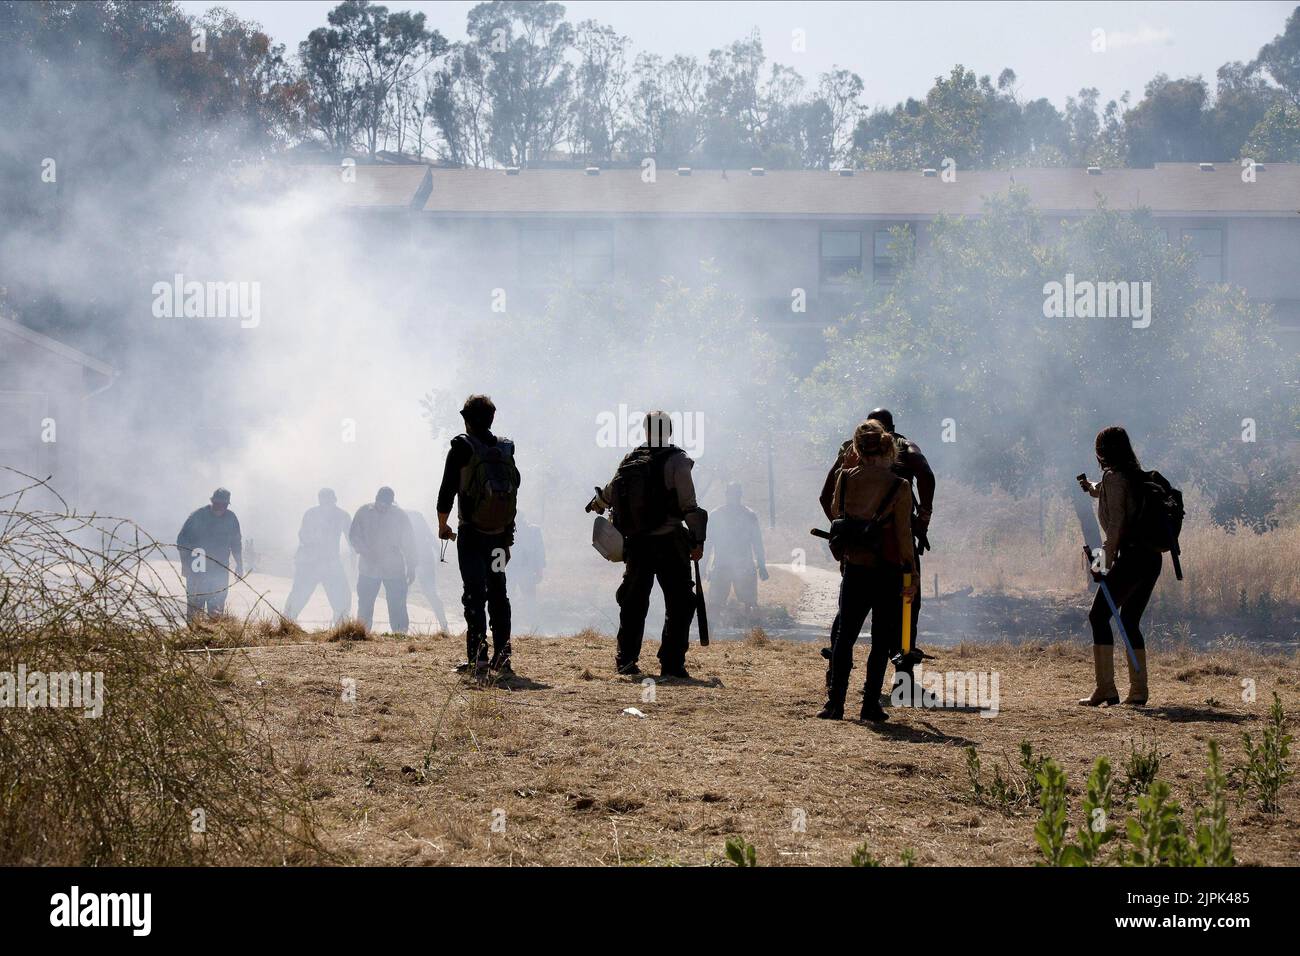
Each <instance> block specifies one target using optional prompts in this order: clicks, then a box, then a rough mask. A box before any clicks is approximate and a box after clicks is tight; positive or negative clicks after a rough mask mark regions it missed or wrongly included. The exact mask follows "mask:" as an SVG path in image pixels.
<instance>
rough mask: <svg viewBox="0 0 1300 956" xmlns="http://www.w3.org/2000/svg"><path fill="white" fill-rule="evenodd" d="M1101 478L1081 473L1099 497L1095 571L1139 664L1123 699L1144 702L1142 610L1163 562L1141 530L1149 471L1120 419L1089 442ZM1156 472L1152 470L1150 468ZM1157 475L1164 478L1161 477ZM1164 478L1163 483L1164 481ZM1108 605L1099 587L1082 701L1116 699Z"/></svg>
mask: <svg viewBox="0 0 1300 956" xmlns="http://www.w3.org/2000/svg"><path fill="white" fill-rule="evenodd" d="M1093 446H1094V449H1095V450H1096V453H1097V464H1099V465H1100V466H1101V481H1089V480H1088V479H1087V478H1086V477H1081V478H1080V479H1079V485H1080V486H1081V487H1082V488H1083V490H1084V491H1086V492H1088V494H1090V495H1092V496H1093V497H1094V498H1096V499H1097V520H1098V522H1099V523H1100V524H1101V531H1102V535H1103V537H1104V541H1103V543H1102V551H1103V555H1102V559H1101V567H1100V569H1099V570H1098V571H1097V572H1095V573H1096V574H1097V575H1098V576H1099V579H1100V580H1102V581H1104V582H1105V585H1106V587H1107V588H1109V590H1110V596H1111V600H1113V601H1114V602H1115V605H1116V607H1118V608H1119V619H1120V621H1121V623H1123V625H1124V632H1125V633H1126V634H1127V635H1128V639H1129V643H1131V644H1132V645H1133V654H1134V656H1135V657H1136V658H1137V663H1138V666H1137V668H1133V667H1130V668H1129V672H1128V679H1129V685H1128V696H1127V698H1126V699H1125V700H1124V703H1126V704H1131V705H1134V706H1137V705H1141V704H1145V703H1146V702H1147V698H1148V682H1147V651H1146V642H1145V641H1144V640H1143V638H1142V628H1141V624H1142V612H1143V611H1145V610H1146V606H1147V602H1148V601H1149V600H1151V592H1152V591H1154V590H1155V586H1156V581H1158V580H1159V579H1160V570H1161V566H1162V564H1163V561H1162V559H1161V554H1160V551H1159V550H1158V549H1157V548H1156V547H1153V546H1152V545H1151V544H1150V542H1149V541H1148V540H1146V538H1145V537H1144V535H1143V533H1142V532H1143V520H1142V519H1143V517H1144V508H1143V489H1144V488H1145V487H1146V484H1147V481H1148V476H1147V473H1146V472H1144V471H1143V470H1142V466H1141V465H1140V464H1139V463H1138V458H1137V455H1136V454H1135V453H1134V451H1133V444H1132V442H1131V441H1130V440H1129V437H1128V432H1126V431H1125V430H1124V429H1123V428H1120V427H1119V426H1118V425H1112V426H1110V427H1109V428H1103V429H1102V430H1101V431H1099V432H1098V433H1097V439H1096V441H1095V442H1094V443H1093ZM1152 474H1153V475H1156V473H1154V472H1153V473H1152ZM1160 481H1162V482H1163V481H1164V479H1163V478H1161V479H1160ZM1166 484H1167V483H1166ZM1111 616H1112V615H1111V610H1110V605H1109V604H1108V603H1107V602H1106V598H1105V595H1103V594H1102V592H1101V588H1098V589H1097V593H1096V594H1095V595H1094V596H1093V601H1092V610H1091V611H1090V612H1089V613H1088V623H1089V624H1090V625H1091V627H1092V666H1093V676H1094V678H1095V686H1094V687H1093V690H1092V693H1091V694H1089V695H1088V696H1087V697H1084V698H1083V699H1081V700H1080V701H1079V703H1080V704H1083V705H1084V706H1086V707H1097V706H1099V705H1101V704H1118V703H1119V690H1118V689H1117V688H1116V687H1115V653H1114V652H1115V637H1114V635H1113V634H1112V633H1111V629H1110V619H1111Z"/></svg>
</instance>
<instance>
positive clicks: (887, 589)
mask: <svg viewBox="0 0 1300 956" xmlns="http://www.w3.org/2000/svg"><path fill="white" fill-rule="evenodd" d="M853 453H854V455H853V458H854V461H855V462H856V463H855V464H854V465H852V466H851V467H848V468H844V469H841V471H840V473H839V475H838V476H837V477H836V480H835V488H834V490H833V492H832V498H831V513H832V515H833V516H834V517H833V519H832V522H831V550H832V552H833V553H835V556H836V557H837V558H839V560H840V569H841V578H840V600H839V613H838V614H837V615H836V620H837V622H838V626H839V633H838V634H837V635H836V637H835V642H834V645H833V651H832V654H831V676H830V685H829V687H828V689H827V698H826V703H825V705H824V706H823V707H822V709H821V712H820V713H818V714H817V716H818V717H820V718H822V719H823V720H840V719H842V718H843V716H844V698H845V696H846V695H847V693H848V686H849V672H850V671H851V670H852V669H853V645H854V644H855V643H856V642H857V639H858V634H859V633H860V632H861V631H862V626H863V624H864V623H865V622H866V620H867V616H868V615H870V616H871V653H870V654H869V655H868V657H867V679H866V683H865V684H864V685H863V688H862V711H861V713H860V715H859V716H860V718H861V719H862V720H870V721H877V722H878V721H883V720H885V719H886V714H885V711H884V710H883V709H882V708H881V706H880V691H881V686H882V684H883V682H884V679H885V667H886V666H887V665H888V663H889V660H890V657H891V656H893V655H894V654H896V653H897V652H898V651H899V650H900V649H901V646H902V637H903V601H904V599H905V598H912V597H914V596H915V592H916V585H915V584H908V585H904V583H903V575H904V574H910V573H912V571H913V568H914V562H915V560H916V555H915V551H914V548H913V542H912V500H911V494H910V493H909V487H910V483H909V482H908V481H906V480H905V479H903V478H900V477H899V476H898V475H896V474H894V473H893V471H892V468H893V464H894V459H895V457H896V455H897V446H896V444H895V442H894V436H893V435H890V434H889V433H888V432H887V431H885V429H884V426H882V425H881V424H880V422H878V421H876V420H874V419H872V420H870V421H865V422H863V423H862V424H861V425H859V426H858V427H857V430H856V431H855V432H854V433H853Z"/></svg>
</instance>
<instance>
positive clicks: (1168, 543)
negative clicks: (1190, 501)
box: [1137, 471, 1186, 581]
mask: <svg viewBox="0 0 1300 956" xmlns="http://www.w3.org/2000/svg"><path fill="white" fill-rule="evenodd" d="M1139 488H1140V492H1139V494H1140V495H1141V498H1142V505H1141V509H1140V510H1139V512H1138V529H1137V540H1138V541H1139V542H1141V543H1142V544H1143V545H1144V546H1145V547H1148V548H1151V549H1152V550H1154V551H1161V552H1164V551H1168V552H1169V556H1170V558H1172V559H1173V562H1174V574H1175V576H1176V577H1177V578H1178V580H1179V581H1181V580H1182V579H1183V566H1182V563H1181V562H1180V561H1179V560H1178V558H1179V555H1180V554H1182V551H1181V549H1180V548H1179V547H1178V535H1179V534H1181V533H1182V530H1183V516H1184V515H1185V514H1186V512H1185V511H1184V510H1183V493H1182V492H1181V491H1179V490H1178V489H1177V488H1175V487H1174V486H1173V485H1171V484H1170V483H1169V481H1168V480H1167V479H1166V478H1165V476H1164V475H1162V474H1160V472H1158V471H1147V472H1142V473H1141V484H1140V485H1139Z"/></svg>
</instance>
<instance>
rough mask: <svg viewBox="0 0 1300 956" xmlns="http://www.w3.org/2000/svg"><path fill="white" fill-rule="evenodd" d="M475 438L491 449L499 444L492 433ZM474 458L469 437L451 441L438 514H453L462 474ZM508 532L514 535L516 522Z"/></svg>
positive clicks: (440, 490)
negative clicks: (452, 508) (452, 510)
mask: <svg viewBox="0 0 1300 956" xmlns="http://www.w3.org/2000/svg"><path fill="white" fill-rule="evenodd" d="M475 437H476V438H477V439H478V440H479V441H481V442H482V443H483V444H485V445H487V446H488V447H489V448H490V447H492V446H493V445H495V444H496V443H497V437H496V436H495V435H493V434H492V433H491V432H485V433H484V434H482V435H476V436H475ZM473 457H474V446H473V445H471V444H470V443H469V439H468V438H467V437H465V436H464V435H457V436H456V437H455V438H453V439H452V440H451V447H450V448H448V449H447V461H446V463H445V464H444V465H443V466H442V484H440V485H439V486H438V514H440V515H447V514H451V506H452V503H453V502H454V501H455V498H456V495H458V494H459V493H460V480H461V472H462V471H463V470H464V468H465V466H466V465H468V464H469V462H470V459H471V458H473ZM519 484H521V485H522V484H523V479H522V478H520V479H519ZM506 530H507V532H509V533H510V534H511V535H513V534H514V530H515V526H514V522H511V523H510V527H509V528H507V529H506Z"/></svg>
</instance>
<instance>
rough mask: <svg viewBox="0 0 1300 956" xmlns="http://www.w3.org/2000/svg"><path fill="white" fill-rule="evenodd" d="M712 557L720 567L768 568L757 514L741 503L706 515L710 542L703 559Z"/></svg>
mask: <svg viewBox="0 0 1300 956" xmlns="http://www.w3.org/2000/svg"><path fill="white" fill-rule="evenodd" d="M710 557H712V560H713V565H716V566H717V567H720V568H742V569H744V570H747V571H750V570H753V569H754V567H755V565H757V566H758V569H759V570H760V571H766V570H767V560H766V558H765V557H764V555H763V529H762V528H760V527H759V523H758V515H756V514H755V513H754V511H753V510H752V509H750V508H746V507H745V506H744V505H730V504H728V505H723V506H722V507H721V508H719V509H718V510H717V511H713V512H711V513H710V514H709V543H708V545H706V554H705V556H704V560H705V562H706V563H707V562H708V561H709V559H710Z"/></svg>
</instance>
